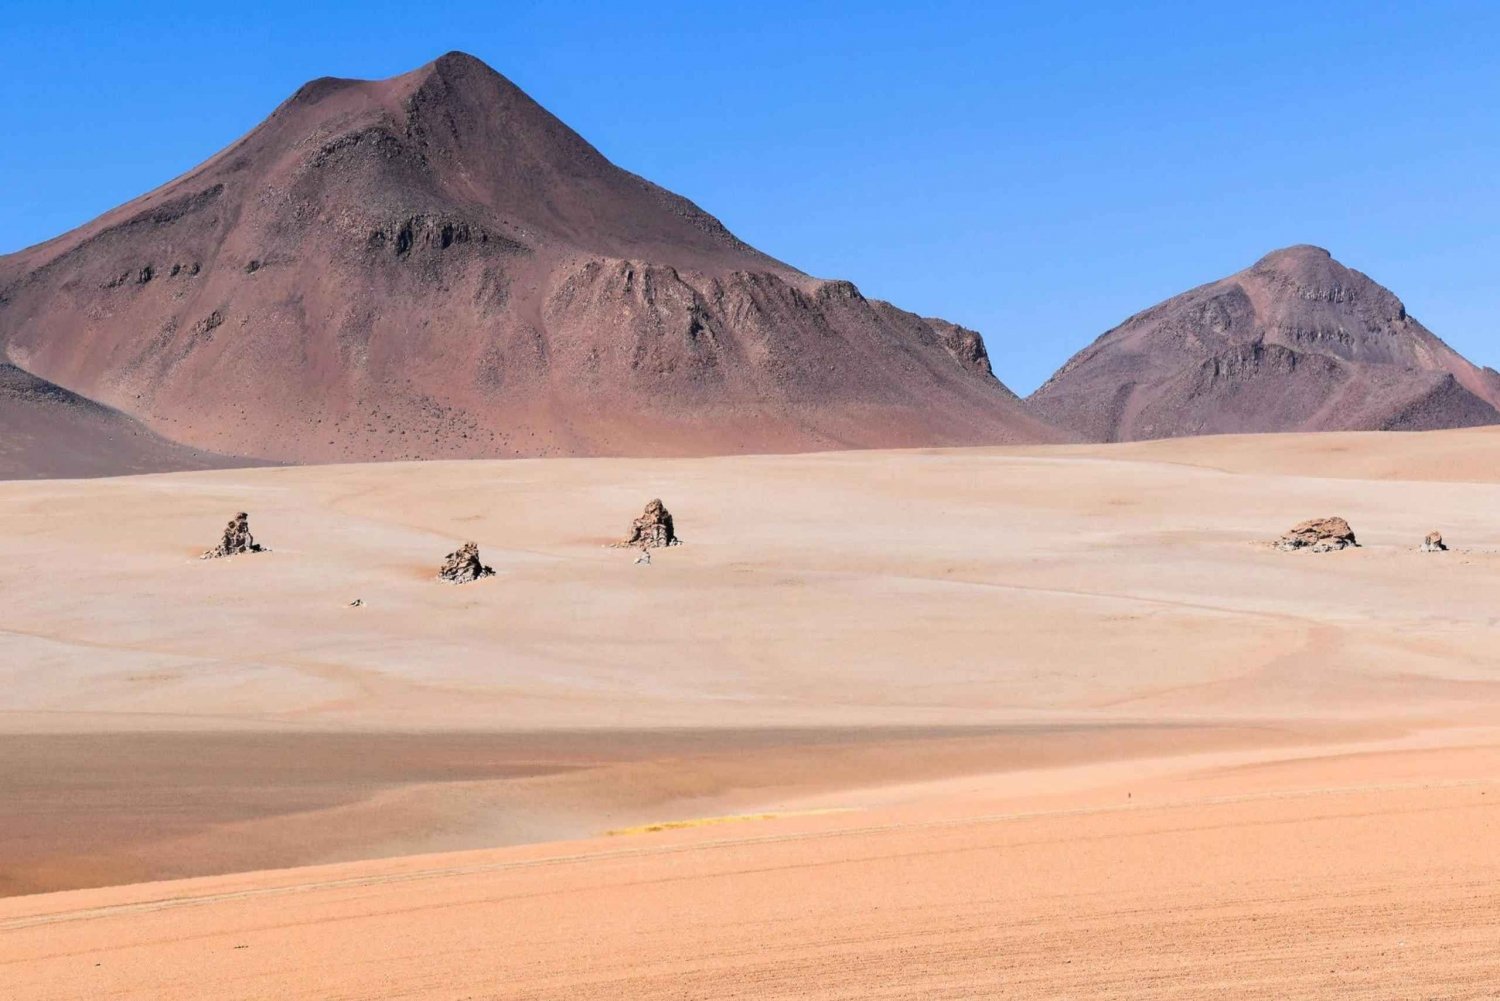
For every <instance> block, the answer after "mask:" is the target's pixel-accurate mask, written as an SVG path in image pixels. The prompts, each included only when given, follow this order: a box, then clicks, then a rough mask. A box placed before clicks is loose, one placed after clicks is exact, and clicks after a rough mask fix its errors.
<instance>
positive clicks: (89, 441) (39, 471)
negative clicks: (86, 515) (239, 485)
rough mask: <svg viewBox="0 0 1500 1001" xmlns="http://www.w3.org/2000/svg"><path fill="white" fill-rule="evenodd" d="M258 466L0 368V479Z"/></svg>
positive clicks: (3, 366)
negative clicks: (168, 436)
mask: <svg viewBox="0 0 1500 1001" xmlns="http://www.w3.org/2000/svg"><path fill="white" fill-rule="evenodd" d="M247 465H257V463H255V462H253V461H251V460H244V459H235V458H233V457H230V456H223V455H215V454H214V453H212V452H203V451H200V450H198V449H196V448H188V447H187V446H185V445H179V444H177V443H176V442H171V441H168V440H167V439H165V438H163V437H161V436H160V435H157V434H153V433H152V432H151V431H148V430H147V429H146V428H145V427H143V426H141V424H140V423H139V422H137V421H135V420H132V419H131V418H129V417H127V416H126V415H124V414H122V413H120V412H119V411H118V410H111V409H110V408H109V407H105V406H101V405H99V404H97V403H95V402H93V401H92V400H88V399H85V398H84V397H82V396H79V395H78V394H77V393H70V392H68V391H67V390H66V389H63V388H62V387H61V386H56V385H53V384H52V383H50V382H48V381H47V380H45V379H39V378H37V377H36V376H34V375H32V374H31V373H30V372H27V371H25V370H24V369H20V368H17V367H16V366H14V365H6V364H0V480H22V479H45V478H54V477H63V478H82V477H90V476H122V475H126V474H129V473H156V472H172V471H176V470H183V469H219V468H226V467H230V466H247Z"/></svg>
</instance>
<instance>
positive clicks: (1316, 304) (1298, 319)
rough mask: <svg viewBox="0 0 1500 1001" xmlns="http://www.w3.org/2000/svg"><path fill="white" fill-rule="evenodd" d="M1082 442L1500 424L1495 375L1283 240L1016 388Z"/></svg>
mask: <svg viewBox="0 0 1500 1001" xmlns="http://www.w3.org/2000/svg"><path fill="white" fill-rule="evenodd" d="M1027 402H1028V404H1029V405H1030V406H1031V407H1032V409H1033V411H1034V412H1035V413H1036V414H1037V415H1038V416H1040V417H1042V418H1043V419H1045V420H1047V421H1050V422H1052V423H1054V424H1056V425H1058V426H1061V427H1064V428H1068V429H1070V430H1072V431H1073V432H1074V433H1076V434H1078V435H1080V436H1082V437H1084V438H1086V439H1088V440H1091V441H1129V440H1136V439H1143V438H1171V437H1176V436H1179V435H1190V434H1214V433H1221V432H1222V433H1234V432H1257V431H1336V430H1343V431H1356V430H1427V429H1433V428H1450V427H1467V426H1471V425H1478V424H1494V423H1500V410H1497V408H1500V374H1497V373H1496V372H1495V371H1494V370H1493V369H1487V368H1479V367H1477V366H1475V365H1473V364H1471V363H1470V362H1468V361H1467V360H1465V359H1464V358H1463V357H1462V356H1460V355H1459V354H1458V353H1457V352H1455V351H1454V350H1453V349H1452V348H1450V347H1448V345H1446V344H1444V343H1443V342H1442V341H1441V340H1440V339H1439V338H1438V337H1437V336H1435V335H1434V334H1433V333H1432V332H1431V331H1429V330H1428V329H1427V328H1426V327H1424V326H1422V324H1420V323H1418V322H1417V321H1416V320H1415V319H1413V318H1412V317H1411V316H1409V315H1408V314H1407V312H1406V307H1405V306H1403V305H1402V303H1401V300H1400V299H1398V298H1396V296H1395V295H1393V294H1392V293H1391V292H1390V291H1389V290H1388V289H1385V288H1383V287H1382V286H1380V285H1378V284H1376V283H1375V282H1374V281H1372V280H1371V279H1370V278H1368V277H1367V276H1365V275H1363V274H1361V273H1360V272H1358V271H1354V270H1351V269H1349V268H1346V267H1344V266H1343V265H1342V264H1340V263H1339V262H1338V261H1336V260H1334V259H1333V258H1332V257H1331V256H1329V254H1328V252H1327V251H1326V250H1322V249H1320V248H1318V247H1309V246H1298V247H1289V248H1286V249H1284V250H1278V251H1276V252H1274V253H1271V254H1268V255H1267V256H1265V257H1264V258H1262V259H1261V260H1260V261H1258V262H1257V263H1256V264H1254V265H1253V266H1251V267H1250V268H1247V269H1246V270H1244V271H1241V272H1239V273H1238V274H1235V275H1231V276H1230V277H1228V278H1225V279H1223V280H1221V281H1217V282H1213V283H1211V284H1209V285H1204V286H1202V287H1200V288H1196V289H1193V290H1192V291H1190V292H1185V293H1183V294H1182V295H1179V296H1176V297H1175V298H1172V299H1168V300H1167V301H1166V302H1163V303H1161V304H1159V305H1157V306H1153V307H1152V308H1151V309H1148V310H1146V311H1145V312H1143V313H1138V314H1136V315H1135V316H1133V317H1131V318H1130V319H1128V320H1126V321H1125V322H1124V323H1122V324H1120V326H1118V327H1116V328H1114V329H1113V330H1110V331H1109V332H1107V333H1105V334H1104V335H1103V336H1102V337H1100V338H1099V339H1098V340H1096V341H1095V342H1094V343H1093V344H1091V345H1090V346H1089V347H1087V348H1085V349H1084V350H1083V351H1080V352H1079V353H1078V354H1077V355H1075V356H1074V357H1073V358H1072V359H1071V360H1070V361H1069V362H1068V363H1067V364H1066V365H1064V366H1063V367H1062V368H1061V369H1060V370H1059V371H1058V372H1057V374H1055V375H1054V376H1053V377H1052V378H1051V379H1050V380H1048V381H1047V383H1046V384H1045V385H1043V386H1042V387H1041V388H1040V389H1038V390H1037V391H1036V392H1035V393H1034V394H1032V396H1031V397H1030V398H1029V399H1028V401H1027Z"/></svg>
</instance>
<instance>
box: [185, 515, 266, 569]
mask: <svg viewBox="0 0 1500 1001" xmlns="http://www.w3.org/2000/svg"><path fill="white" fill-rule="evenodd" d="M266 551H267V550H266V547H265V546H262V545H260V544H259V543H257V542H256V541H255V536H253V535H251V534H250V516H249V515H248V514H246V513H245V512H244V511H241V512H240V513H239V514H237V515H235V516H234V517H233V518H231V519H229V524H228V525H226V526H224V538H222V539H220V540H219V544H218V546H216V547H215V548H213V549H210V550H209V551H208V552H206V553H204V554H203V555H202V556H200V557H198V558H199V559H200V560H216V559H219V558H221V557H224V556H238V555H240V554H241V553H264V552H266Z"/></svg>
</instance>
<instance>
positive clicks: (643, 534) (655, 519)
mask: <svg viewBox="0 0 1500 1001" xmlns="http://www.w3.org/2000/svg"><path fill="white" fill-rule="evenodd" d="M681 544H682V540H681V539H679V538H678V537H677V530H676V529H675V528H674V527H673V525H672V514H671V512H670V511H668V510H667V507H666V505H665V504H663V503H662V502H661V498H660V497H658V498H656V499H655V500H653V501H651V503H649V504H647V505H646V512H645V514H642V515H641V516H640V517H639V518H637V519H635V521H633V522H631V523H630V537H629V538H628V539H624V540H622V541H620V542H617V543H615V545H617V546H635V547H637V548H639V549H654V548H657V547H659V546H677V545H681Z"/></svg>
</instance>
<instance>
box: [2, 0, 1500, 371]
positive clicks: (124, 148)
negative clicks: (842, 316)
mask: <svg viewBox="0 0 1500 1001" xmlns="http://www.w3.org/2000/svg"><path fill="white" fill-rule="evenodd" d="M1215 7H1220V8H1221V9H1218V10H1215V9H1209V8H1215ZM450 49H462V50H464V51H467V52H471V53H473V54H474V55H477V56H479V57H480V58H482V59H484V60H485V61H486V62H488V63H490V64H491V65H492V66H494V67H495V68H496V69H498V70H500V71H501V72H502V73H504V74H506V75H507V76H509V77H510V78H511V79H512V80H514V81H515V82H516V83H518V84H519V85H520V86H521V87H523V88H524V89H525V90H526V91H528V92H529V93H530V94H531V95H532V96H533V97H535V98H536V99H537V100H538V101H540V102H541V103H542V104H543V105H545V106H546V107H548V108H549V109H550V110H552V111H553V112H554V113H555V114H557V115H558V116H559V117H561V118H562V119H563V120H564V121H566V122H567V123H568V124H570V125H571V126H573V127H574V128H575V129H577V130H578V131H579V132H581V133H582V134H583V135H584V136H585V137H586V138H587V139H589V140H590V141H591V142H593V143H594V144H595V145H596V146H598V147H599V148H600V149H601V150H602V151H603V152H604V153H605V154H606V155H607V156H609V157H610V158H611V159H613V160H614V161H615V162H617V163H619V164H621V165H622V166H624V167H626V168H628V169H630V170H633V171H636V172H637V173H640V174H643V175H645V176H646V177H649V178H651V179H652V180H654V181H656V182H658V183H660V184H662V185H664V186H666V187H668V188H671V189H673V190H675V191H677V192H679V193H681V194H684V195H686V196H688V197H689V198H692V199H693V200H694V201H696V202H698V203H699V204H700V205H702V206H703V207H704V208H706V209H707V210H709V211H710V212H712V213H714V214H715V215H717V216H719V217H720V218H721V219H723V220H724V222H725V223H726V224H728V225H729V227H730V228H731V229H733V230H734V231H735V232H736V233H738V234H739V235H740V236H742V237H743V238H745V239H746V240H748V241H749V242H751V243H753V244H755V245H756V246H758V247H760V248H761V249H763V250H765V251H767V252H768V253H771V254H773V255H775V256H777V257H780V258H782V259H783V260H786V261H788V262H790V263H792V264H794V265H796V266H798V267H800V268H802V269H803V270H805V271H808V272H811V273H813V274H817V275H820V276H825V277H840V278H848V279H851V280H853V281H854V282H856V283H857V284H858V285H859V286H860V288H861V289H862V290H863V291H864V292H865V293H866V294H867V295H870V296H876V297H880V298H885V299H890V300H891V301H893V302H895V303H897V304H898V305H900V306H903V307H905V308H907V309H912V310H915V311H917V312H921V313H925V314H928V315H937V316H942V317H945V318H947V319H951V320H954V321H956V322H960V323H964V324H966V325H968V326H972V327H975V328H977V329H978V330H980V331H981V332H983V333H984V335H985V338H986V341H987V343H988V344H989V345H990V351H991V355H992V356H993V358H994V362H995V367H996V370H997V372H998V373H999V374H1000V375H1001V377H1002V378H1003V379H1005V380H1006V381H1007V382H1008V383H1009V384H1010V385H1011V386H1012V387H1013V388H1015V389H1016V390H1018V391H1020V392H1023V393H1024V392H1027V391H1030V390H1031V389H1033V388H1035V386H1036V385H1037V384H1039V383H1040V382H1041V381H1042V380H1043V379H1045V378H1046V376H1047V375H1048V374H1050V373H1051V371H1052V370H1053V369H1054V368H1056V367H1057V365H1059V364H1060V363H1061V362H1062V361H1064V360H1065V359H1066V358H1067V357H1068V356H1069V355H1070V354H1071V353H1072V352H1073V351H1075V350H1077V349H1078V348H1080V347H1082V346H1083V345H1084V344H1086V343H1088V342H1089V341H1090V340H1092V339H1093V338H1094V337H1096V336H1097V335H1098V334H1100V333H1101V332H1103V331H1104V330H1105V329H1107V328H1108V327H1110V326H1112V325H1114V324H1115V323H1117V322H1119V321H1120V320H1121V319H1123V318H1124V317H1126V316H1127V315H1129V314H1130V313H1133V312H1135V311H1137V310H1139V309H1142V308H1144V307H1146V306H1149V305H1151V304H1152V303H1154V302H1157V301H1159V300H1161V299H1163V298H1166V297H1167V296H1170V295H1173V294H1175V293H1177V292H1179V291H1182V290H1184V289H1187V288H1189V287H1191V286H1193V285H1196V284H1200V283H1202V282H1204V281H1208V280H1211V279H1214V278H1217V277H1220V276H1222V275H1224V274H1227V273H1229V272H1232V271H1235V270H1238V269H1239V268H1241V267H1244V266H1246V265H1248V264H1250V263H1251V262H1253V261H1254V260H1255V259H1256V258H1257V257H1259V256H1260V255H1261V254H1263V253H1264V252H1266V251H1268V250H1271V249H1273V248H1276V247H1280V246H1285V245H1287V244H1292V243H1316V244H1319V245H1322V246H1325V247H1328V248H1329V249H1330V250H1332V251H1333V253H1334V255H1335V256H1336V257H1338V258H1339V259H1341V260H1342V261H1344V263H1346V264H1348V265H1350V266H1352V267H1356V268H1359V269H1360V270H1362V271H1365V272H1367V273H1368V274H1370V275H1371V276H1372V277H1374V278H1375V279H1376V280H1378V281H1380V282H1382V283H1384V284H1386V285H1388V286H1390V287H1391V288H1392V289H1394V290H1395V291H1396V293H1397V294H1398V295H1400V296H1401V297H1402V298H1403V299H1404V300H1405V301H1406V304H1407V307H1408V309H1409V310H1410V311H1411V312H1412V313H1413V314H1414V315H1416V316H1417V317H1418V318H1419V319H1421V320H1422V321H1423V322H1424V323H1426V324H1427V325H1428V326H1429V327H1431V328H1432V329H1433V330H1434V331H1436V332H1437V333H1438V334H1439V335H1440V336H1442V337H1444V338H1445V339H1447V340H1448V341H1449V342H1450V343H1451V344H1453V345H1454V346H1455V347H1457V348H1458V349H1459V350H1460V351H1462V352H1463V353H1465V354H1467V355H1468V356H1469V357H1470V358H1472V359H1473V360H1475V361H1477V362H1480V363H1483V364H1489V365H1494V366H1496V367H1500V282H1497V281H1496V280H1495V274H1496V265H1497V263H1500V196H1497V179H1500V128H1497V125H1500V121H1497V119H1500V110H1497V109H1500V4H1496V3H1416V2H1413V3H1405V4H1394V3H1379V2H1367V3H1360V4H1352V3H1351V4H1342V3H1323V4H1306V3H1276V2H1266V3H1261V4H1257V5H1245V4H1238V5H1233V7H1232V8H1230V7H1229V5H1212V4H1201V3H1200V4H1159V3H1149V2H1147V3H1135V4H1125V3H1078V4H1055V3H1054V4H1041V3H1038V4H1025V5H1021V4H1011V5H1006V4H958V3H943V2H937V3H926V4H902V5H884V6H881V7H879V8H878V9H877V8H876V7H875V6H874V5H870V4H836V3H822V2H816V0H808V2H803V3H775V2H767V3H759V4H754V5H749V4H747V5H734V6H730V5H687V4H674V3H668V2H658V3H654V4H620V3H617V2H612V3H594V2H587V0H578V2H573V3H569V4H555V3H554V4H544V3H514V4H504V3H500V4H493V3H491V4H483V3H469V2H462V0H460V2H449V3H445V4H442V5H436V6H434V7H433V8H431V9H424V8H423V6H422V5H418V4H411V3H409V2H407V3H386V2H365V3H358V4H355V3H348V4H319V3H313V2H308V3H301V4H291V3H282V2H263V3H260V4H256V5H238V6H237V8H236V9H220V10H214V9H210V8H206V7H202V6H182V5H175V6H174V5H165V6H163V5H159V4H158V5H148V6H146V7H141V8H126V7H120V6H119V5H118V4H102V3H58V4H42V3H29V4H20V3H17V2H16V0H4V3H3V6H0V52H3V55H0V66H3V68H4V76H3V79H4V81H5V84H4V86H5V91H6V101H5V107H4V111H3V115H4V120H5V128H4V137H5V141H4V142H3V143H0V192H3V193H4V194H3V195H0V252H8V251H11V250H16V249H19V248H21V247H23V246H27V245H29V244H32V243H35V242H37V241H40V240H43V239H46V238H48V237H50V236H53V235H56V234H57V233H59V232H62V231H64V230H66V229H69V228H71V227H73V226H75V225H78V224H80V223H82V222H85V221H87V220H88V219H90V218H92V217H93V216H95V215H97V214H99V213H100V212H102V211H104V210H106V209H108V208H110V207H112V206H114V205H116V204H118V203H119V202H122V201H124V200H126V199H128V198H131V197H133V196H135V195H137V194H140V193H142V192H144V191H146V190H148V189H150V188H152V187H155V186H156V185H158V184H160V183H162V182H163V181H166V180H167V179H169V178H171V177H173V176H175V175H177V174H179V173H181V172H182V171H184V170H186V169H188V168H189V167H191V166H193V165H194V164H196V163H197V162H199V161H201V160H203V159H204V158H206V157H207V156H209V155H210V154H212V153H213V152H214V151H215V150H217V149H219V148H221V147H223V146H225V145H227V144H228V143H229V142H231V141H232V140H233V139H234V138H236V137H237V136H239V135H240V134H242V133H243V132H245V131H247V130H248V129H250V128H251V127H252V126H254V125H255V124H256V123H257V122H258V121H259V120H260V119H261V118H263V117H264V116H265V115H266V114H267V113H269V111H270V110H271V109H272V108H273V107H274V106H275V105H276V104H277V103H278V102H280V101H281V100H282V99H283V98H284V97H286V96H287V95H288V94H290V93H291V92H292V91H293V90H294V89H295V88H296V87H297V86H298V85H299V84H301V83H302V82H304V81H305V80H307V79H311V78H313V77H317V76H324V75H336V76H359V77H382V76H389V75H392V74H395V73H400V72H403V71H405V70H408V69H411V68H413V67H415V66H417V65H420V64H421V63H424V62H426V61H428V60H430V59H432V58H434V57H436V56H437V55H439V54H441V53H443V52H445V51H448V50H450Z"/></svg>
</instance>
